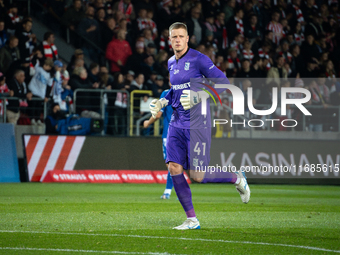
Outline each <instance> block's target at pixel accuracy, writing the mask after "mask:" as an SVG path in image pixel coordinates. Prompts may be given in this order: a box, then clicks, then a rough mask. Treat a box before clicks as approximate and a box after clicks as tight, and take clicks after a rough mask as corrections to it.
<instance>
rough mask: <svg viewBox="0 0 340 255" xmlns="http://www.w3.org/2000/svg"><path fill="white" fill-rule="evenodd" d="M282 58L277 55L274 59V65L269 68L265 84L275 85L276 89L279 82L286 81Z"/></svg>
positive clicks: (286, 76)
mask: <svg viewBox="0 0 340 255" xmlns="http://www.w3.org/2000/svg"><path fill="white" fill-rule="evenodd" d="M284 63H285V60H284V57H283V56H281V55H278V56H277V57H276V65H275V66H273V67H271V68H270V69H269V71H268V74H267V80H266V83H267V84H269V83H275V84H276V87H279V86H280V84H281V80H282V79H284V80H286V79H287V78H288V72H287V70H286V68H284Z"/></svg>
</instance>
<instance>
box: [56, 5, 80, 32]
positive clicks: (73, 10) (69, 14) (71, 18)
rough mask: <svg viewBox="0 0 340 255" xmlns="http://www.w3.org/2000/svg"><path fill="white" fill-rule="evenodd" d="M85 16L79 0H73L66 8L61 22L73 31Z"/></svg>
mask: <svg viewBox="0 0 340 255" xmlns="http://www.w3.org/2000/svg"><path fill="white" fill-rule="evenodd" d="M84 17H85V12H84V10H83V7H82V1H81V0H73V6H72V7H70V8H68V9H67V10H66V11H65V13H64V15H63V16H62V18H61V22H62V24H63V25H64V26H65V27H67V28H69V29H71V30H72V31H75V30H76V29H77V26H78V24H79V23H80V21H81V20H82V19H83V18H84Z"/></svg>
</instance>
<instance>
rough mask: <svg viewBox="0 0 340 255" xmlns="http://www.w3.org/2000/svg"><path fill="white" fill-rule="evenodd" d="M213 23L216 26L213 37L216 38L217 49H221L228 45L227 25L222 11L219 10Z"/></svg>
mask: <svg viewBox="0 0 340 255" xmlns="http://www.w3.org/2000/svg"><path fill="white" fill-rule="evenodd" d="M214 25H215V28H216V32H215V37H216V40H217V47H218V50H220V51H223V50H225V49H226V48H227V47H228V36H227V27H226V23H225V14H224V12H220V13H219V14H218V15H217V18H216V20H215V23H214Z"/></svg>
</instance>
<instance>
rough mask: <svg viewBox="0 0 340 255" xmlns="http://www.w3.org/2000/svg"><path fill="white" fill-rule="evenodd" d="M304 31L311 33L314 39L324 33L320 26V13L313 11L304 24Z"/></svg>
mask: <svg viewBox="0 0 340 255" xmlns="http://www.w3.org/2000/svg"><path fill="white" fill-rule="evenodd" d="M304 32H305V34H306V35H313V37H314V39H316V40H317V39H319V37H320V36H322V35H324V34H325V33H324V31H323V28H322V17H321V14H320V13H318V12H314V13H313V15H312V20H311V22H309V23H308V24H307V25H306V27H305V31H304Z"/></svg>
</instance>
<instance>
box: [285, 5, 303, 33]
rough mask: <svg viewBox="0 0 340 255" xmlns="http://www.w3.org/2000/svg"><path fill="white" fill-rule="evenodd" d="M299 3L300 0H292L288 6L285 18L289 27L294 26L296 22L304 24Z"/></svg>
mask: <svg viewBox="0 0 340 255" xmlns="http://www.w3.org/2000/svg"><path fill="white" fill-rule="evenodd" d="M300 5H301V0H293V1H292V4H291V5H290V6H289V7H288V10H287V19H288V23H289V26H290V27H296V24H297V23H300V24H301V26H304V25H305V24H306V22H305V19H304V17H303V14H302V11H301V9H300Z"/></svg>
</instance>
